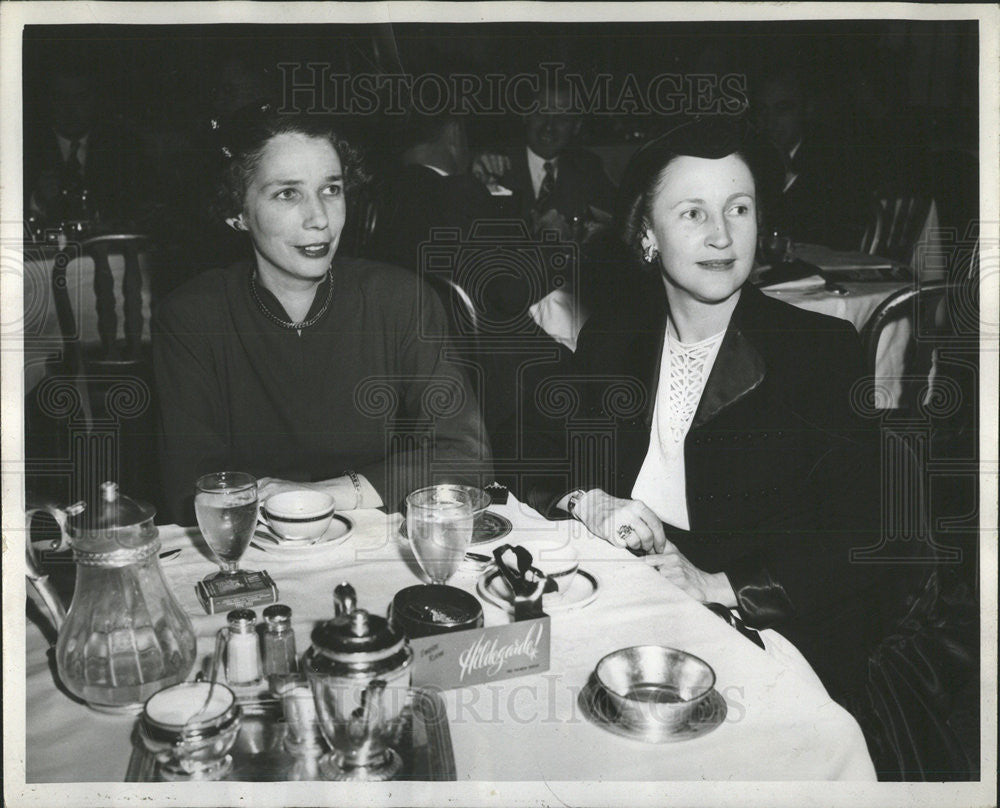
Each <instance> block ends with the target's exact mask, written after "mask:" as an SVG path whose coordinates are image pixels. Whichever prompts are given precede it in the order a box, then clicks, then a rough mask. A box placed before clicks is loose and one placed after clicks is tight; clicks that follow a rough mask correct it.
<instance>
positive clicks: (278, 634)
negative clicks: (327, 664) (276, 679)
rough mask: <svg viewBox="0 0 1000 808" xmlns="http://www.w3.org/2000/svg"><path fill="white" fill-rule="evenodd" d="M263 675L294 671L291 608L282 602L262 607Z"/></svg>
mask: <svg viewBox="0 0 1000 808" xmlns="http://www.w3.org/2000/svg"><path fill="white" fill-rule="evenodd" d="M263 645H264V675H265V676H270V675H271V674H273V673H282V674H283V673H294V672H295V671H296V669H297V668H298V665H297V663H296V660H295V631H294V630H293V629H292V610H291V609H289V608H288V607H287V606H285V605H284V604H282V603H275V604H274V605H272V606H268V607H267V608H266V609H264V635H263Z"/></svg>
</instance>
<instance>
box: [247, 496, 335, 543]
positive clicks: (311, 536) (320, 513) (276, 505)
mask: <svg viewBox="0 0 1000 808" xmlns="http://www.w3.org/2000/svg"><path fill="white" fill-rule="evenodd" d="M333 512H334V507H333V497H331V496H330V495H329V494H324V493H323V492H322V491H312V490H310V489H306V488H302V489H299V490H297V491H282V492H281V493H280V494H275V495H274V496H271V497H268V498H267V501H266V502H265V503H264V505H263V507H262V508H261V516H262V517H263V519H264V521H265V522H266V523H267V525H268V527H270V528H271V530H273V531H274V532H275V533H277V534H278V535H279V536H280V537H281V538H283V539H285V540H286V541H314V540H315V539H318V538H319V537H320V536H322V535H323V534H324V533H326V531H327V528H329V527H330V521H331V520H332V519H333Z"/></svg>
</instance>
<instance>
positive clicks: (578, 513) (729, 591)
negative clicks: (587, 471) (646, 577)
mask: <svg viewBox="0 0 1000 808" xmlns="http://www.w3.org/2000/svg"><path fill="white" fill-rule="evenodd" d="M573 516H574V517H575V518H576V519H578V520H579V521H581V522H583V524H584V525H585V526H586V528H587V529H588V530H589V531H590V532H591V533H593V534H594V535H595V536H599V537H600V538H602V539H604V540H606V541H608V542H610V543H611V544H614V545H615V546H617V547H627V548H629V549H630V550H633V551H636V552H638V553H641V552H645V553H646V562H647V563H648V564H650V565H651V566H653V567H655V568H656V569H657V570H658V571H659V573H660V575H662V576H663V577H664V578H666V579H667V580H668V581H670V582H671V583H672V584H674V585H675V586H677V587H679V588H680V589H682V590H684V591H685V592H686V593H687V594H689V595H690V596H691V597H693V598H695V599H696V600H700V601H701V602H702V603H722V604H723V605H725V606H736V593H735V592H734V591H733V587H732V586H731V584H730V582H729V578H727V577H726V574H725V573H724V572H716V573H711V572H705V571H704V570H702V569H699V568H698V567H696V566H695V565H694V564H692V563H691V562H690V561H688V559H687V558H686V557H685V556H684V554H683V553H681V552H680V550H678V549H677V547H676V546H675V545H674V544H672V543H671V542H670V541H669V540H668V539H667V537H666V534H665V533H664V530H663V523H662V522H661V521H660V518H659V517H658V516H657V515H656V514H655V513H653V511H652V510H651V509H650V508H649V507H648V506H647V505H646V504H645V503H643V502H641V501H639V500H637V499H622V498H619V497H613V496H611V494H608V493H606V492H604V491H602V490H600V489H596V488H595V489H592V490H590V491H587V492H586V493H585V494H583V496H581V497H580V498H579V500H578V501H577V503H576V505H575V507H574V508H573Z"/></svg>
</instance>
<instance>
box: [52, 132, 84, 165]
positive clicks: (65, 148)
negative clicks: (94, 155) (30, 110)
mask: <svg viewBox="0 0 1000 808" xmlns="http://www.w3.org/2000/svg"><path fill="white" fill-rule="evenodd" d="M52 131H53V133H54V134H55V136H56V143H58V144H59V154H60V156H61V157H62V160H63V162H64V163H65V162H66V161H67V160H68V159H69V149H70V146H72V145H73V143H74V142H76V143H79V144H80V145H79V148H77V151H76V158H77V159H78V160H79V161H80V165H83V164H84V163H85V162H86V161H87V141H88V140H90V132H87V134H85V135H83V136H82V137H78V138H76V140H75V141H74V140H73V138H68V137H63V136H62V135H60V134H59V133H58V132H56V131H55V130H54V129H53V130H52Z"/></svg>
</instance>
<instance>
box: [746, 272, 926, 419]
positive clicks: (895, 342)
mask: <svg viewBox="0 0 1000 808" xmlns="http://www.w3.org/2000/svg"><path fill="white" fill-rule="evenodd" d="M838 283H839V285H840V286H842V287H844V288H845V289H846V290H847V291H848V293H849V294H846V295H838V294H835V293H833V292H831V291H828V290H827V289H824V288H814V289H782V290H778V289H762V290H761V291H762V292H764V294H766V295H769V296H771V297H774V298H777V299H778V300H784V301H785V302H786V303H791V304H792V305H793V306H798V307H799V308H800V309H809V311H816V312H819V313H820V314H830V315H832V316H834V317H839V318H840V319H841V320H847V321H848V322H851V323H854V327H855V328H857V329H858V331H861V329H862V328H863V327H864V325H865V323H867V322H868V318H869V317H871V314H872V312H873V311H875V309H876V308H877V307H878V305H879V303H881V302H882V301H883V300H885V299H886V298H887V297H889V295H891V294H892V293H893V292H896V291H898V290H899V289H903V288H905V287H906V286H907V285H908V284H906V283H903V282H902V281H838ZM912 333H913V322H912V320H911V319H910V318H909V317H898V318H896V319H895V320H893V321H891V322H890V323H888V324H887V325H886V327H885V328H884V330H883V331H882V336H881V338H880V339H879V343H878V351H877V352H876V355H875V382H876V387H875V390H876V399H875V402H874V404H875V406H876V407H879V408H888V407H893V406H897V402H899V400H900V397H901V396H902V393H903V371H904V369H905V363H906V346H907V345H908V344H909V341H910V336H911V334H912Z"/></svg>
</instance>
